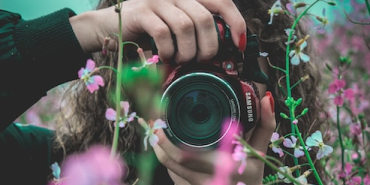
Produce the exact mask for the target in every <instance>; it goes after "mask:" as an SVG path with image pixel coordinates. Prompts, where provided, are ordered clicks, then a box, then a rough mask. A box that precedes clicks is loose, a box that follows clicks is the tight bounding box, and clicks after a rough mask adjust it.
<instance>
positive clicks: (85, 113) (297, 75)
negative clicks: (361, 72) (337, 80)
mask: <svg viewBox="0 0 370 185" xmlns="http://www.w3.org/2000/svg"><path fill="white" fill-rule="evenodd" d="M234 2H235V4H236V5H237V7H238V9H239V10H240V12H241V13H242V15H243V16H244V18H245V20H246V22H247V25H250V26H252V27H253V28H255V32H256V33H257V35H258V37H259V42H260V45H261V48H262V49H263V50H264V52H267V53H268V54H269V55H268V56H269V61H270V64H271V65H274V66H276V67H280V68H282V69H285V53H286V44H285V42H286V41H287V38H288V37H287V35H286V33H285V31H284V30H285V29H287V28H290V27H291V26H292V24H293V22H294V19H293V18H292V17H291V16H288V15H279V16H275V17H274V23H273V24H271V25H268V24H267V23H268V22H269V20H270V15H269V14H268V10H269V9H270V8H271V6H272V5H273V3H274V2H275V0H264V1H260V0H248V1H246V0H234ZM281 2H282V5H283V7H285V4H286V3H288V0H281ZM113 4H114V3H112V2H111V1H109V0H100V2H99V4H98V6H97V9H101V8H106V7H109V6H112V5H113ZM306 34H307V29H306V28H305V25H304V24H302V23H299V24H298V25H297V27H296V29H295V35H296V36H297V38H303V37H304V36H305V35H306ZM307 42H308V47H307V48H306V49H305V53H308V54H309V55H310V56H311V61H310V62H307V63H303V64H300V65H298V66H292V65H291V66H290V74H291V76H290V79H291V81H292V82H297V81H299V80H300V79H301V78H303V77H304V76H307V75H308V79H307V80H304V81H303V82H301V83H299V84H298V85H297V86H295V88H294V89H293V90H292V97H293V98H294V99H298V98H302V103H301V106H299V107H297V112H300V111H302V110H303V109H304V108H306V107H308V108H309V111H308V112H307V114H306V115H304V116H302V117H300V118H299V119H298V120H299V123H298V127H299V130H300V132H301V133H302V136H306V135H307V134H310V133H312V132H314V131H316V130H318V129H320V128H321V126H322V125H324V123H325V120H324V119H322V118H320V113H323V112H324V111H323V110H324V102H323V101H322V98H321V97H320V93H319V88H318V87H319V85H320V82H321V75H320V72H319V70H318V69H317V68H316V65H315V62H316V61H315V60H313V59H314V57H313V55H314V54H313V49H312V48H311V47H310V46H311V45H310V40H308V41H307ZM93 56H94V61H95V62H96V63H97V65H98V66H101V65H105V66H106V65H109V66H111V67H116V66H115V65H116V63H117V62H116V61H117V54H116V53H115V52H108V54H107V55H105V56H103V55H102V53H101V52H97V53H94V55H93ZM130 57H131V58H135V57H137V56H135V55H134V56H129V57H128V58H130ZM99 73H100V75H101V76H102V77H103V78H104V79H105V81H106V82H107V84H106V85H105V86H104V87H103V88H101V89H99V90H98V91H97V92H95V93H94V94H90V93H89V92H88V91H86V89H85V85H84V84H83V83H81V82H80V81H73V82H71V83H70V86H69V88H68V89H67V91H66V93H65V95H64V98H63V104H62V106H61V111H60V115H59V120H58V124H57V125H58V127H57V129H56V138H55V140H56V142H55V152H56V153H57V156H59V160H60V161H62V160H63V158H64V157H65V156H67V155H69V154H71V153H73V152H76V151H84V150H86V149H88V148H89V146H91V145H93V144H96V143H100V144H106V145H111V143H112V141H113V132H114V127H113V124H112V122H111V121H109V120H107V119H105V116H104V115H105V111H106V109H107V108H109V107H112V106H114V105H115V100H114V99H112V97H115V96H114V95H113V94H114V92H115V90H114V88H115V79H116V75H115V73H114V72H112V71H111V70H100V72H99ZM268 74H269V79H270V81H271V82H272V85H273V90H274V91H275V96H274V100H275V102H276V104H277V107H278V109H277V110H276V111H280V112H285V113H288V112H289V111H288V108H287V107H286V105H285V103H284V102H285V99H286V95H285V94H284V92H283V91H282V89H284V88H285V85H286V84H285V80H284V78H285V76H284V75H285V74H284V73H282V72H281V71H279V70H276V69H274V68H272V67H269V69H268ZM125 90H127V89H126V88H124V87H122V92H126V93H123V94H122V98H121V99H128V100H131V101H133V100H132V99H130V95H129V93H127V91H125ZM112 95H113V96H112ZM276 115H279V114H278V112H277V114H276ZM277 124H278V125H279V129H278V130H277V131H278V132H279V134H280V135H282V136H284V135H286V134H288V133H291V131H292V130H291V124H290V121H289V120H286V119H280V118H279V116H277ZM135 125H137V124H127V125H126V126H125V127H124V128H122V129H120V136H121V137H119V145H118V151H119V152H120V153H121V154H122V155H123V156H124V157H125V160H126V163H127V164H128V168H129V169H130V173H128V176H127V177H126V179H125V180H126V181H127V182H132V181H133V180H134V179H135V177H136V175H137V174H136V173H137V172H136V170H135V168H134V167H133V166H130V164H134V163H135V160H136V156H135V153H138V152H140V148H141V142H140V141H141V140H140V129H138V128H137V126H135ZM287 150H288V151H290V150H289V149H287ZM311 154H312V158H314V156H315V154H314V152H311ZM268 155H271V156H274V157H278V156H277V155H276V154H275V153H273V152H272V151H271V149H269V150H268ZM279 159H281V161H282V162H283V164H285V165H287V166H294V160H293V158H292V157H290V156H287V155H285V157H282V158H279ZM303 163H307V159H306V158H305V157H300V158H299V164H303ZM315 165H316V168H317V170H318V171H319V173H320V175H321V177H322V178H324V175H323V169H322V167H321V166H320V165H319V164H317V163H316V164H315ZM303 168H304V167H303ZM302 170H304V169H302ZM274 173H276V172H274V171H273V170H271V169H270V168H268V167H265V174H266V175H268V174H274ZM308 179H309V181H310V183H314V184H315V183H316V180H315V178H314V177H313V175H310V176H309V177H308Z"/></svg>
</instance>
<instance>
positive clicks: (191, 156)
mask: <svg viewBox="0 0 370 185" xmlns="http://www.w3.org/2000/svg"><path fill="white" fill-rule="evenodd" d="M275 127H276V121H275V113H274V100H273V98H272V97H271V95H265V97H263V98H262V100H261V119H260V121H259V123H258V124H257V126H256V127H255V128H254V130H252V131H250V132H249V133H248V134H246V136H245V138H244V139H245V140H246V141H247V142H248V143H249V145H251V146H252V147H253V148H254V149H255V150H258V151H260V152H262V153H266V152H267V148H268V144H269V142H270V138H271V135H272V133H273V132H274V130H275ZM157 135H158V137H159V142H158V144H157V145H156V146H154V151H155V153H156V155H157V158H158V159H159V161H160V162H161V163H162V164H163V165H164V166H166V167H167V169H168V172H169V175H170V176H171V178H172V180H173V181H174V182H175V184H176V185H188V184H189V185H190V184H191V185H207V184H210V183H211V182H217V183H218V184H223V185H226V184H230V185H236V184H237V183H238V182H244V183H248V185H259V184H262V178H263V171H264V163H263V162H262V161H260V160H259V159H257V158H255V157H247V159H246V160H247V164H246V168H245V170H244V171H243V173H242V174H239V173H238V168H239V166H240V161H235V160H234V159H233V158H232V153H233V148H232V147H229V149H227V150H222V151H221V150H213V151H208V152H195V153H194V152H189V151H185V150H181V149H180V148H178V147H176V146H175V145H173V144H172V143H171V141H169V140H168V139H167V137H166V136H165V134H164V132H163V130H159V131H158V132H157ZM212 184H215V183H212Z"/></svg>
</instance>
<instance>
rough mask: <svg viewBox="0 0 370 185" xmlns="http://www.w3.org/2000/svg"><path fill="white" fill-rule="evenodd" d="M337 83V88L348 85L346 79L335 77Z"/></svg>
mask: <svg viewBox="0 0 370 185" xmlns="http://www.w3.org/2000/svg"><path fill="white" fill-rule="evenodd" d="M334 82H335V84H337V88H338V90H339V89H342V88H343V87H344V86H346V81H344V80H340V79H335V80H334Z"/></svg>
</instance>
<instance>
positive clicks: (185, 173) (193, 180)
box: [153, 145, 211, 185]
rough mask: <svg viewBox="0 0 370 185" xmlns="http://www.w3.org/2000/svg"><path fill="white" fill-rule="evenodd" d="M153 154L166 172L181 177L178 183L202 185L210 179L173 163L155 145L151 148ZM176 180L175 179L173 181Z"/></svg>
mask: <svg viewBox="0 0 370 185" xmlns="http://www.w3.org/2000/svg"><path fill="white" fill-rule="evenodd" d="M153 149H154V152H155V154H156V156H157V157H158V160H159V161H160V162H161V163H162V164H163V165H164V166H165V167H167V169H168V170H170V171H171V172H173V173H174V174H176V176H179V177H181V179H180V181H187V182H188V183H189V184H192V185H198V184H199V185H202V184H205V182H207V180H208V179H209V178H210V176H211V175H208V174H205V173H200V172H195V171H192V170H190V169H188V168H186V167H184V166H182V165H180V164H179V163H177V162H176V161H174V160H173V159H172V158H171V157H170V156H168V155H167V153H166V152H165V151H164V150H163V149H162V148H161V147H160V146H159V145H155V146H154V147H153ZM174 180H176V179H174Z"/></svg>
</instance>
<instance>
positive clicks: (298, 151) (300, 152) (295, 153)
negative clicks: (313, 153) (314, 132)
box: [294, 148, 304, 158]
mask: <svg viewBox="0 0 370 185" xmlns="http://www.w3.org/2000/svg"><path fill="white" fill-rule="evenodd" d="M301 156H304V152H303V151H302V150H300V149H298V148H295V149H294V157H297V158H298V157H301Z"/></svg>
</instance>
